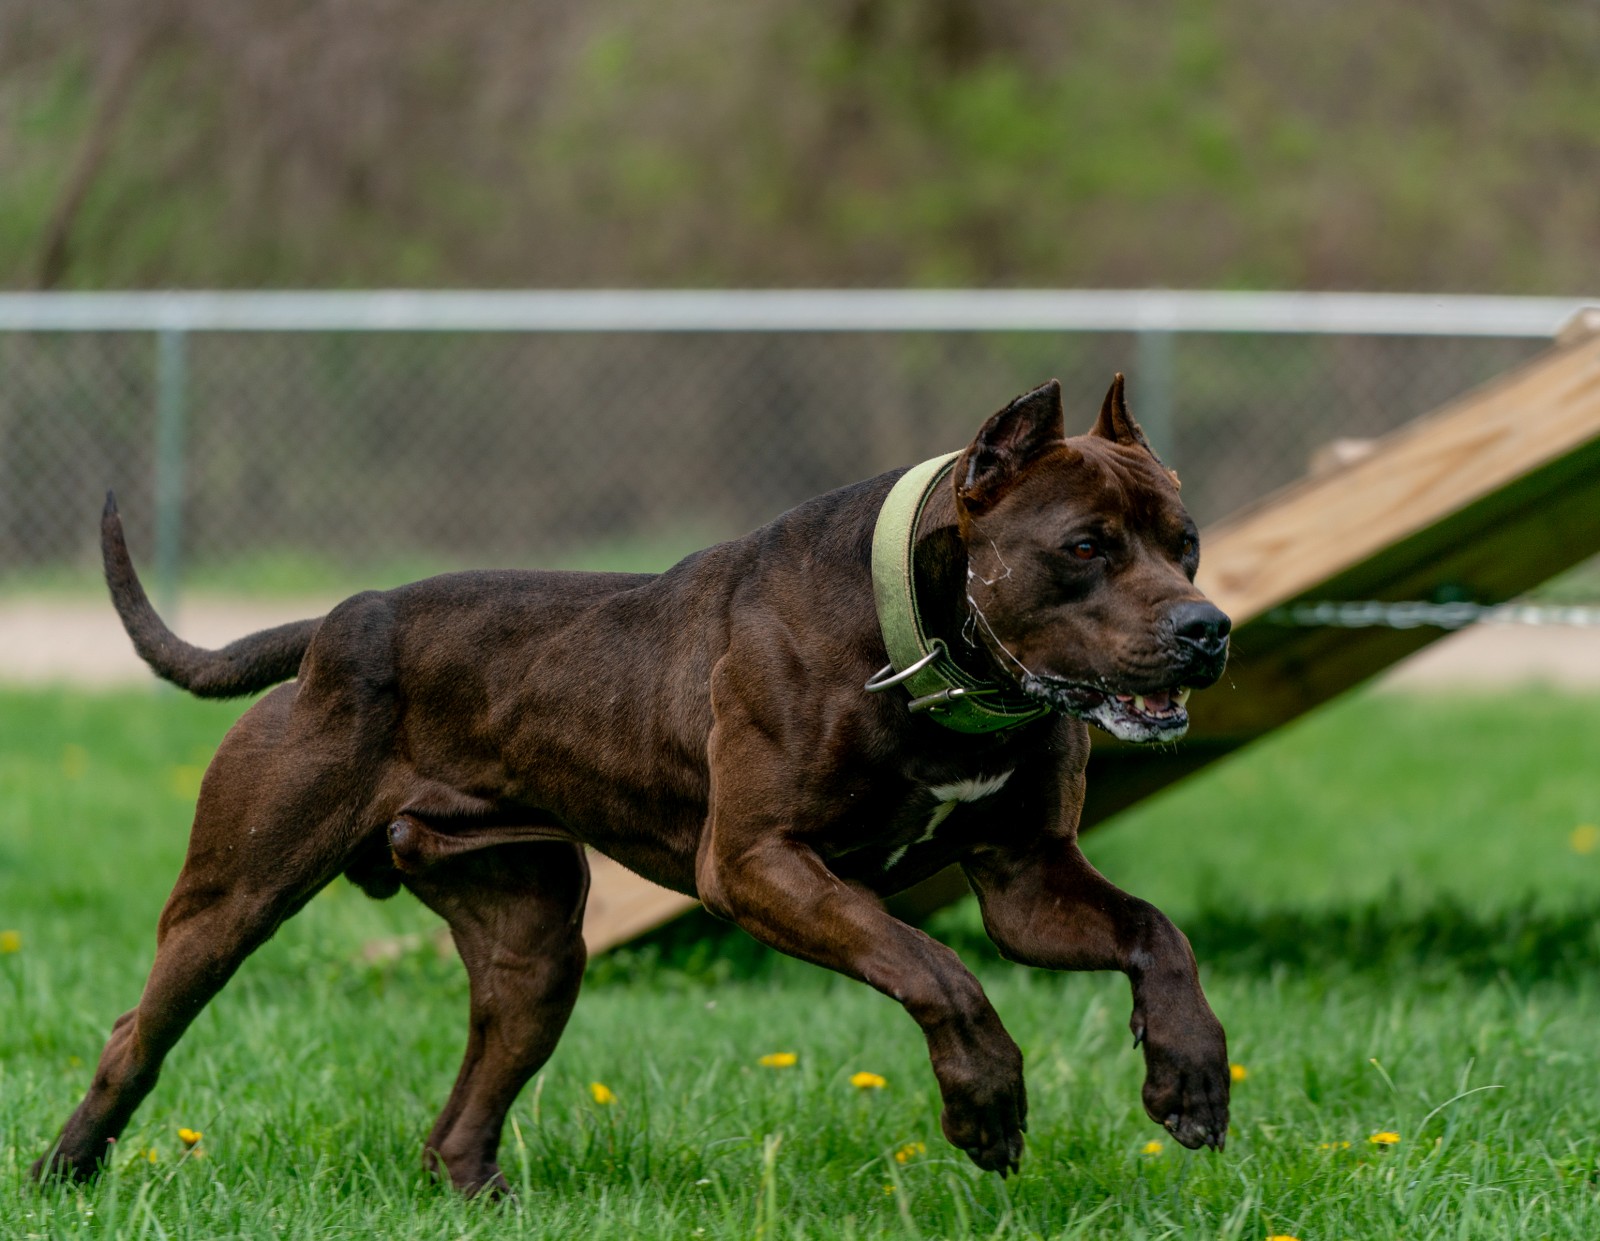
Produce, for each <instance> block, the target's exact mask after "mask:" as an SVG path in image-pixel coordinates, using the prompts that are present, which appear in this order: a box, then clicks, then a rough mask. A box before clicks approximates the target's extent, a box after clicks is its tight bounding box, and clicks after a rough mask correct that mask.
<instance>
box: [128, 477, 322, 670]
mask: <svg viewBox="0 0 1600 1241" xmlns="http://www.w3.org/2000/svg"><path fill="white" fill-rule="evenodd" d="M100 554H101V557H102V559H103V560H104V561H105V567H106V585H107V586H109V587H110V588H111V602H112V604H113V605H114V606H115V607H116V609H117V615H118V616H119V617H121V618H122V627H123V629H125V630H127V632H128V637H130V638H131V639H133V649H134V650H136V651H138V652H139V658H141V659H143V660H144V662H145V663H147V664H149V665H150V667H151V668H152V669H153V670H154V671H155V674H156V675H157V676H159V677H161V678H162V679H163V680H166V681H171V682H172V683H173V684H174V685H177V686H179V687H181V688H183V689H186V690H188V691H189V692H190V693H191V694H194V695H195V696H196V697H199V698H238V697H241V696H242V695H245V694H254V693H257V692H259V691H261V690H264V689H266V688H267V687H268V686H269V685H276V684H277V683H278V682H279V681H288V680H291V679H292V678H293V677H294V676H295V674H296V673H298V672H299V671H300V660H301V658H302V657H303V656H304V655H305V653H306V648H307V647H308V646H310V645H311V638H312V636H313V635H314V634H315V633H316V632H317V626H319V625H321V624H322V618H321V617H317V618H315V619H312V620H301V621H291V622H290V623H289V624H287V625H279V626H278V627H277V628H275V629H263V630H262V631H261V632H260V633H253V634H251V635H250V636H249V637H247V638H240V639H239V640H238V641H237V642H230V643H229V644H228V645H227V646H225V647H223V648H222V649H221V650H220V651H208V650H205V649H203V648H201V647H198V646H191V645H190V644H189V643H187V642H185V641H184V640H183V639H182V638H180V637H178V635H177V634H175V633H173V632H172V630H170V629H168V628H167V624H166V622H165V621H163V620H162V619H161V617H159V616H158V615H156V610H155V608H154V607H152V606H151V604H150V598H149V596H148V595H146V594H145V593H144V586H143V585H142V584H141V583H140V581H139V575H138V574H137V573H135V572H134V570H133V561H132V560H131V559H130V558H129V556H128V543H127V540H126V539H125V538H124V537H123V534H122V518H121V516H120V515H119V514H118V513H117V499H116V497H115V496H114V495H113V494H112V493H111V492H109V491H108V492H106V507H105V511H104V512H103V513H102V514H101V515H100Z"/></svg>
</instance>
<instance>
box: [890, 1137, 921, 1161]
mask: <svg viewBox="0 0 1600 1241" xmlns="http://www.w3.org/2000/svg"><path fill="white" fill-rule="evenodd" d="M927 1153H928V1148H927V1147H926V1146H925V1145H923V1144H922V1143H921V1142H907V1143H906V1144H905V1145H904V1146H902V1147H901V1148H900V1149H899V1150H897V1151H895V1153H894V1161H895V1162H896V1163H909V1162H910V1161H911V1160H913V1159H915V1158H916V1157H917V1156H918V1155H926V1154H927Z"/></svg>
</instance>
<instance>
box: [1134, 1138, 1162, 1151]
mask: <svg viewBox="0 0 1600 1241" xmlns="http://www.w3.org/2000/svg"><path fill="white" fill-rule="evenodd" d="M1166 1149H1167V1145H1166V1143H1165V1142H1160V1141H1157V1140H1156V1139H1155V1138H1151V1139H1150V1140H1149V1141H1148V1142H1146V1143H1145V1144H1144V1145H1143V1146H1141V1147H1140V1148H1139V1153H1140V1154H1142V1155H1159V1154H1160V1153H1161V1152H1162V1151H1164V1150H1166Z"/></svg>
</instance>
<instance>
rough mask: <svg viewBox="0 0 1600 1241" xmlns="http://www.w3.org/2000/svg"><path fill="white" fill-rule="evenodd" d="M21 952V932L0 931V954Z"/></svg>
mask: <svg viewBox="0 0 1600 1241" xmlns="http://www.w3.org/2000/svg"><path fill="white" fill-rule="evenodd" d="M21 951H22V932H21V931H0V953H12V952H21Z"/></svg>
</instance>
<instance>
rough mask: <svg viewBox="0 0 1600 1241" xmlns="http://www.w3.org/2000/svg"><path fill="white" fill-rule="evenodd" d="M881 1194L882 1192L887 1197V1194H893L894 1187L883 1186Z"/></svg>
mask: <svg viewBox="0 0 1600 1241" xmlns="http://www.w3.org/2000/svg"><path fill="white" fill-rule="evenodd" d="M883 1192H884V1193H885V1194H886V1195H887V1194H892V1193H894V1186H893V1185H885V1186H884V1187H883Z"/></svg>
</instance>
